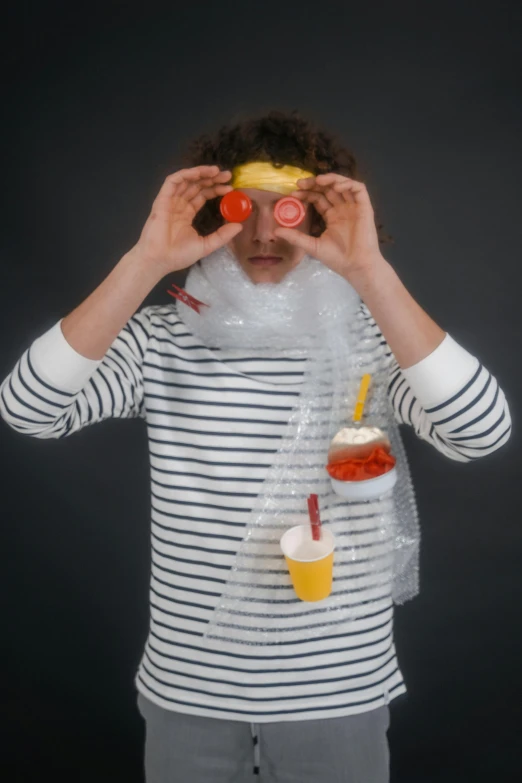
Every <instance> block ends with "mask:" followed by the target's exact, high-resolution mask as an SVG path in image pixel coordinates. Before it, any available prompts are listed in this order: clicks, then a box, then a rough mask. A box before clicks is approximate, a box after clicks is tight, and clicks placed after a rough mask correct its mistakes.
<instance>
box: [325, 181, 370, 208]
mask: <svg viewBox="0 0 522 783" xmlns="http://www.w3.org/2000/svg"><path fill="white" fill-rule="evenodd" d="M334 190H336V191H337V192H338V193H341V194H342V195H343V196H344V198H345V199H346V200H348V199H350V198H351V199H352V200H353V201H355V203H356V204H359V205H361V206H365V207H369V208H370V209H373V207H372V202H371V200H370V195H369V193H368V189H367V187H366V185H365V184H364V183H363V182H356V181H355V180H353V179H352V180H349V181H348V182H339V183H337V184H336V185H334Z"/></svg>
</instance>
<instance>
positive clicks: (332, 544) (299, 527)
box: [279, 525, 336, 563]
mask: <svg viewBox="0 0 522 783" xmlns="http://www.w3.org/2000/svg"><path fill="white" fill-rule="evenodd" d="M298 530H307V531H309V530H310V525H294V527H291V528H289V529H288V530H285V532H284V533H283V535H282V536H281V540H280V542H279V545H280V547H281V549H282V551H283V554H284V555H285V557H288V558H290V560H294V561H295V562H296V563H316V562H317V561H318V560H324V559H325V557H329V556H330V555H331V554H332V552H333V551H334V549H335V543H336V542H335V537H334V534H333V533H332V531H331V530H329V529H328V528H325V527H321V532H322V533H324V534H326V537H327V538H328V539H329V541H330V546H329V548H328V551H327V552H324V553H323V554H322V555H320V556H319V557H311V558H306V559H303V558H299V559H297V558H295V557H293V555H291V554H290V553H289V552H288V551H285V547H284V544H283V541H284V539H285V538H286V537H288V538H290V535H291V534H294V535H295V534H296V531H298Z"/></svg>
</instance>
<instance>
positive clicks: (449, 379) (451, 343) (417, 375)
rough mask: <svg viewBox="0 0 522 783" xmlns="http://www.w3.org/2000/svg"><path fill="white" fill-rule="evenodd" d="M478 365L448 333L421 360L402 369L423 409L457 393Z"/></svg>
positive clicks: (444, 400)
mask: <svg viewBox="0 0 522 783" xmlns="http://www.w3.org/2000/svg"><path fill="white" fill-rule="evenodd" d="M479 366H480V362H479V360H478V359H477V358H476V357H475V356H472V355H471V354H470V353H468V351H466V349H465V348H463V347H462V346H461V345H459V344H458V343H457V342H456V341H455V340H454V339H453V338H452V337H450V335H449V334H446V337H445V338H444V340H443V341H442V343H441V344H440V345H439V346H438V347H437V348H435V350H434V351H433V352H432V353H430V354H429V356H426V358H425V359H422V361H420V362H418V363H417V364H414V365H413V367H408V369H407V370H402V374H403V376H404V377H405V378H406V381H407V383H408V384H409V386H410V388H411V390H412V392H413V393H414V395H415V397H416V398H417V399H418V401H419V402H420V404H421V405H422V407H423V408H431V407H434V406H436V405H440V404H441V403H443V402H447V401H448V400H450V399H451V397H453V395H454V394H457V392H459V391H461V389H462V388H463V387H464V386H465V385H466V383H467V382H468V381H470V380H471V378H472V377H473V375H474V374H475V373H476V371H477V369H478V368H479Z"/></svg>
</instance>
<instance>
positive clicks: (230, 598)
mask: <svg viewBox="0 0 522 783" xmlns="http://www.w3.org/2000/svg"><path fill="white" fill-rule="evenodd" d="M186 288H187V290H188V291H189V293H191V294H192V295H194V296H196V297H198V298H199V299H201V300H202V301H205V302H209V303H210V305H211V306H210V307H209V308H208V309H207V308H205V309H204V311H202V315H198V314H197V313H193V312H191V313H188V308H184V309H183V313H182V317H183V319H184V320H185V322H186V323H187V325H188V327H189V328H191V330H192V331H193V332H194V333H195V334H199V336H200V337H201V339H202V340H203V341H204V342H205V344H206V345H208V346H213V345H214V346H216V345H218V346H223V347H224V346H228V347H231V348H240V347H245V346H248V347H254V346H255V347H258V348H260V349H265V350H270V351H272V353H273V354H275V353H279V354H281V355H284V354H285V352H287V351H290V352H291V353H292V355H293V356H296V355H301V356H304V357H306V359H307V361H306V370H305V374H304V378H303V382H302V385H301V386H300V395H299V398H298V400H297V402H296V405H295V407H294V409H293V410H292V412H291V414H290V417H289V420H288V423H287V426H286V430H285V432H284V435H283V437H282V439H281V442H280V446H279V449H278V451H277V453H276V454H275V455H274V459H273V464H272V467H271V468H269V470H268V472H267V475H266V478H265V480H264V482H263V484H262V486H261V489H260V492H259V495H258V496H257V498H256V499H255V501H254V503H253V506H252V509H251V511H250V514H249V519H248V521H247V524H246V530H245V535H244V538H243V540H242V542H241V543H240V545H239V548H238V551H237V555H236V558H235V562H234V564H233V566H232V568H231V570H230V572H229V574H228V580H227V583H226V585H225V588H224V590H223V593H222V595H221V597H220V598H219V599H218V602H217V605H216V607H215V609H214V612H213V614H212V617H211V620H210V622H209V624H208V625H207V627H206V632H205V636H206V637H207V638H209V639H212V643H213V646H214V647H215V648H219V645H220V642H221V643H224V644H229V643H230V642H235V643H241V644H250V645H277V644H280V643H282V642H303V641H305V640H307V639H314V638H318V637H324V636H327V635H331V634H339V633H341V634H342V631H343V628H345V627H346V628H348V625H351V624H352V623H354V622H355V623H356V622H357V620H358V619H360V618H363V617H366V616H369V615H371V614H372V613H373V612H378V611H379V610H380V609H382V608H383V607H384V606H385V605H386V604H389V602H390V598H391V599H393V601H394V602H395V603H403V602H404V601H406V600H408V599H409V598H412V597H413V596H414V595H416V594H417V592H418V558H419V543H420V531H419V525H418V515H417V508H416V503H415V496H414V491H413V487H412V482H411V476H410V471H409V467H408V463H407V458H406V454H405V450H404V446H403V443H402V439H401V436H400V432H399V427H398V424H397V421H396V420H395V417H394V415H393V411H392V409H391V404H390V402H389V398H388V393H387V387H388V382H389V377H388V368H389V357H387V356H386V355H385V351H384V350H383V346H382V345H381V344H380V339H379V338H378V337H377V336H375V333H374V332H373V331H372V330H371V328H369V327H368V326H367V322H366V321H365V319H364V316H363V314H362V311H361V310H360V300H359V299H358V297H357V295H356V294H355V292H354V291H353V289H352V287H351V286H349V284H348V283H347V282H346V281H344V280H343V279H342V278H340V277H339V276H338V275H336V274H335V273H334V272H331V271H330V270H329V269H327V268H326V267H325V266H324V265H322V264H320V263H319V262H318V261H316V260H315V259H312V258H310V257H309V256H307V257H306V258H305V259H304V261H303V262H301V264H300V265H299V266H298V267H297V268H296V269H295V270H293V271H292V272H291V273H290V274H289V275H287V276H286V278H285V279H284V280H283V282H282V283H280V284H278V285H269V284H266V285H256V286H254V285H253V284H252V283H250V281H249V280H248V278H247V277H246V275H244V273H243V272H242V270H241V268H240V267H239V265H238V264H237V262H236V261H235V259H234V258H233V256H231V254H229V253H228V251H226V250H225V249H221V251H217V253H214V254H212V256H209V257H208V258H207V259H205V260H204V261H203V262H200V264H198V265H196V267H193V268H192V269H191V272H190V274H189V277H188V279H187V283H186ZM365 373H370V374H371V376H372V382H371V387H370V391H369V394H368V397H367V401H366V406H365V412H364V419H363V422H362V423H363V424H369V425H371V426H377V427H380V428H381V429H382V430H383V432H384V433H385V434H386V435H387V436H388V438H389V440H390V442H391V445H392V454H393V455H394V457H395V458H396V470H397V472H398V480H397V483H396V484H395V487H394V488H393V490H391V491H390V492H388V494H386V495H384V496H382V497H380V498H376V499H374V500H371V501H358V502H352V501H347V500H345V499H343V498H341V497H339V496H338V495H337V494H335V493H334V491H333V489H332V485H331V481H330V476H329V474H328V473H327V471H326V464H327V454H328V450H329V446H330V443H331V440H332V438H333V437H334V435H335V434H336V433H337V432H338V431H339V430H340V429H341V428H342V427H345V426H353V422H352V416H353V411H354V407H355V402H356V399H357V392H358V389H359V385H360V381H361V377H362V376H363V375H364V374H365ZM311 493H315V494H317V495H318V498H319V508H320V515H321V521H322V524H323V525H324V526H328V527H329V529H330V530H331V531H332V532H333V534H334V536H335V538H336V548H335V553H334V581H333V589H332V593H331V595H330V596H329V597H328V598H326V599H324V600H322V601H318V602H314V603H306V602H303V601H300V600H299V599H298V598H297V596H296V595H295V592H294V590H293V587H292V583H291V580H290V576H289V573H288V569H287V566H286V561H285V559H284V557H283V554H282V552H281V548H280V543H279V542H280V539H281V536H282V535H283V533H284V532H285V531H286V530H287V529H288V528H290V527H293V526H294V525H299V524H309V516H308V507H307V498H308V497H309V495H310V494H311Z"/></svg>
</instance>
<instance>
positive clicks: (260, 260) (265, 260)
mask: <svg viewBox="0 0 522 783" xmlns="http://www.w3.org/2000/svg"><path fill="white" fill-rule="evenodd" d="M248 260H249V261H250V263H251V264H254V266H260V267H269V266H275V265H276V264H279V263H281V261H282V260H283V259H282V258H281V256H251V257H250V258H249V259H248Z"/></svg>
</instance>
